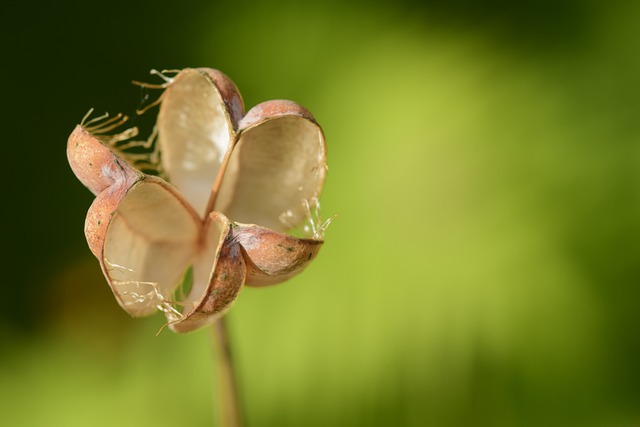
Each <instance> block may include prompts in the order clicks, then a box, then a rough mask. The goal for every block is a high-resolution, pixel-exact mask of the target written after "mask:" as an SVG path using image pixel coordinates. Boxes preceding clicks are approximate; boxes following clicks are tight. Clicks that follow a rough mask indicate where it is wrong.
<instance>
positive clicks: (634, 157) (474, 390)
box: [0, 0, 640, 427]
mask: <svg viewBox="0 0 640 427" xmlns="http://www.w3.org/2000/svg"><path fill="white" fill-rule="evenodd" d="M20 7H21V8H22V9H23V10H18V12H15V15H13V16H11V18H12V19H11V21H12V23H11V24H10V25H9V27H7V30H8V31H7V32H8V34H7V36H6V37H4V39H5V43H6V44H7V46H6V49H5V58H8V62H7V63H6V64H5V65H4V66H3V69H4V70H3V72H4V74H5V75H6V77H5V78H4V79H3V82H4V85H5V88H4V90H3V91H4V95H5V99H4V101H5V102H4V107H3V108H5V109H6V111H5V112H4V114H3V116H4V119H5V120H6V122H5V123H4V126H3V128H4V135H5V142H4V148H5V151H4V152H5V156H6V157H5V159H4V160H5V162H4V163H5V167H4V168H3V170H4V171H3V174H6V175H5V177H4V179H3V182H4V185H3V193H4V200H5V201H4V202H3V207H4V209H3V210H2V211H3V220H4V221H3V222H4V227H3V234H4V237H3V239H2V245H3V253H4V254H5V255H3V257H2V259H3V264H4V265H3V269H2V271H3V276H4V280H3V285H2V286H4V287H5V289H4V292H3V294H4V298H5V303H4V304H3V305H4V309H3V311H2V312H1V313H0V321H1V323H0V339H1V340H2V341H1V342H2V347H1V350H0V413H1V414H2V415H1V417H2V420H3V424H4V425H7V426H45V425H46V426H66V427H71V426H87V425H91V426H102V425H104V426H111V425H119V426H123V427H125V426H147V425H148V426H151V425H153V426H174V425H189V426H205V425H211V424H212V423H213V422H214V421H213V419H214V416H213V412H212V410H211V402H212V399H213V398H212V390H211V389H212V386H211V381H212V378H213V376H214V375H215V373H214V372H213V371H212V368H211V360H210V359H211V348H210V343H209V336H208V332H207V331H200V332H197V333H193V334H190V335H186V336H178V335H173V334H171V333H170V332H168V331H165V332H163V333H161V334H160V335H159V336H158V337H156V336H155V333H156V332H157V330H158V329H159V328H160V326H162V324H163V320H162V319H161V318H160V317H159V316H155V317H152V318H149V319H145V320H133V319H130V318H128V317H127V315H126V314H124V313H123V312H122V311H121V310H120V309H119V308H118V306H117V304H116V302H115V301H114V299H113V296H112V295H111V293H110V291H109V290H108V288H107V285H106V283H105V282H104V279H103V278H102V276H101V273H100V271H99V267H98V263H97V261H96V260H95V259H94V258H93V257H92V255H91V254H90V252H89V250H88V249H87V248H86V245H85V241H84V237H83V232H82V225H83V220H84V215H85V212H86V210H87V208H88V206H89V204H90V203H91V200H92V196H91V194H90V193H89V192H88V191H87V190H86V189H84V188H83V187H82V186H81V184H80V183H79V182H77V180H76V179H75V177H74V176H73V175H72V173H71V171H70V169H69V168H68V166H67V164H66V158H65V144H66V138H67V136H68V134H69V133H70V132H71V130H72V129H73V127H74V126H75V124H76V123H77V122H78V121H79V120H80V119H81V118H82V116H83V115H84V114H85V112H86V111H87V110H88V109H89V108H90V107H96V109H97V110H98V111H102V110H108V111H111V112H117V111H124V112H129V113H130V112H132V111H133V110H134V109H135V108H136V107H137V106H138V105H139V103H140V102H141V97H142V96H143V94H141V93H140V91H139V90H138V89H136V88H134V87H132V86H130V85H129V82H130V80H132V79H135V80H145V79H147V72H148V70H149V69H151V68H160V69H162V68H181V67H186V66H210V67H213V68H218V69H221V70H223V71H224V72H225V73H226V74H228V75H229V76H230V77H231V78H232V79H233V80H234V81H235V82H236V84H237V85H238V87H239V88H240V90H241V92H242V94H243V96H244V99H245V104H246V105H247V106H248V107H250V106H252V105H255V104H256V103H258V102H261V101H264V100H267V99H273V98H288V99H293V100H296V101H298V102H299V103H301V104H303V105H305V106H306V107H308V108H309V109H310V110H311V111H312V112H313V113H314V115H315V116H316V118H317V119H318V121H319V122H320V123H321V124H322V125H323V127H324V130H325V133H326V138H327V142H328V150H329V167H330V169H329V176H328V179H327V183H326V186H325V190H324V194H323V197H322V203H323V212H324V214H325V215H326V216H329V215H332V214H337V215H338V219H337V220H336V221H335V222H334V223H333V225H332V226H331V227H330V229H329V230H328V232H327V233H326V238H327V243H326V245H325V247H324V248H323V250H322V251H321V253H320V256H319V258H318V259H317V260H316V261H315V262H314V263H313V264H312V265H311V267H309V268H308V270H307V271H305V273H304V274H302V275H300V276H298V277H296V278H295V279H293V280H291V281H290V282H288V283H286V284H284V285H281V286H277V287H273V288H268V289H245V290H244V291H243V292H242V294H241V296H240V298H239V300H238V302H237V304H236V305H235V307H234V309H233V310H232V312H231V314H230V315H229V321H230V324H231V329H232V333H233V342H234V344H235V350H236V355H237V357H238V361H239V372H240V379H241V386H242V392H243V394H244V397H245V403H246V412H247V418H248V422H249V424H250V425H251V426H255V427H258V426H330V425H331V426H333V425H339V426H378V425H379V426H570V425H576V426H585V427H586V426H607V427H610V426H624V427H626V426H637V425H640V385H639V384H640V368H638V360H640V328H639V325H640V310H639V309H638V305H639V302H640V287H639V284H640V280H639V278H640V259H639V258H640V193H639V188H640V55H638V47H639V44H640V26H638V22H640V6H638V3H637V2H606V3H605V2H596V1H577V0H575V1H564V2H551V1H542V2H534V1H524V2H507V1H503V0H492V1H487V2H473V1H470V0H455V1H451V2H447V1H444V0H442V1H427V2H420V3H412V2H407V1H404V2H402V1H400V2H397V3H394V4H393V5H391V4H388V3H383V2H364V1H355V2H350V3H347V2H339V1H337V0H336V1H333V0H330V1H327V2H323V3H317V4H307V2H295V1H293V0H282V1H278V2H270V3H256V2H243V3H238V4H235V3H232V2H226V3H219V4H217V3H215V2H197V1H193V0H185V1H181V2H177V3H176V2H168V1H159V2H158V1H157V2H153V3H151V2H148V3H146V2H139V3H135V4H130V3H127V2H122V1H116V2H111V3H108V4H107V3H101V2H96V3H94V4H87V3H80V2H67V3H65V4H55V5H54V4H50V5H31V4H29V5H26V4H25V5H24V6H20Z"/></svg>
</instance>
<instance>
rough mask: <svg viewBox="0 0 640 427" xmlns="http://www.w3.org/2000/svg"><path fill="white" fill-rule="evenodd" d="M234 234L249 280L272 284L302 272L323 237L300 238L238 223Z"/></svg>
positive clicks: (318, 247) (259, 284) (258, 283)
mask: <svg viewBox="0 0 640 427" xmlns="http://www.w3.org/2000/svg"><path fill="white" fill-rule="evenodd" d="M233 234H234V237H235V239H236V240H237V242H238V243H239V244H240V246H242V250H243V255H244V259H245V262H246V265H247V280H246V284H247V285H250V286H264V285H273V284H276V283H280V282H283V281H285V280H287V279H288V278H290V277H292V276H294V275H296V274H298V273H299V272H301V271H302V270H303V269H304V268H305V267H306V266H307V265H308V264H309V263H310V262H311V261H312V260H313V259H314V258H315V257H316V255H317V254H318V251H319V250H320V247H322V244H323V243H324V241H322V240H314V239H300V238H297V237H293V236H290V235H288V234H285V233H279V232H277V231H273V230H270V229H268V228H265V227H260V226H258V225H253V224H235V225H234V228H233Z"/></svg>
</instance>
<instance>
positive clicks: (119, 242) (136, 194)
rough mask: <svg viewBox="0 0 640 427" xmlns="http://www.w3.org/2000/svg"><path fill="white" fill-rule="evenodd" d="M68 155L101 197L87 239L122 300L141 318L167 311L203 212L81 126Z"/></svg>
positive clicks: (92, 210) (91, 211) (93, 210)
mask: <svg viewBox="0 0 640 427" xmlns="http://www.w3.org/2000/svg"><path fill="white" fill-rule="evenodd" d="M67 154H68V158H69V163H70V164H71V167H72V169H73V171H74V173H75V174H76V176H77V177H78V179H80V181H81V182H82V183H83V184H85V185H86V186H87V187H88V188H89V189H90V190H91V191H92V192H94V193H95V194H97V196H96V199H95V200H94V201H93V203H92V204H91V207H90V208H89V211H88V213H87V217H86V221H85V236H86V238H87V242H88V244H89V248H90V249H91V252H92V253H93V254H94V255H95V256H96V258H98V260H99V261H100V265H101V267H102V271H103V272H104V275H105V277H106V279H107V282H108V283H109V286H110V287H111V289H112V291H113V293H114V295H115V296H116V299H117V300H118V303H119V304H120V305H121V306H122V308H123V309H124V310H125V311H127V312H128V313H129V314H130V315H132V316H135V317H139V316H146V315H149V314H152V313H154V312H155V311H156V310H158V309H167V308H169V306H170V302H169V300H168V296H170V295H171V294H172V293H173V290H174V289H175V287H176V286H177V285H178V283H179V278H180V277H181V275H182V274H183V273H184V270H185V269H186V268H187V266H188V265H189V262H190V261H191V259H192V258H193V256H194V255H195V253H196V250H197V248H198V238H199V235H200V229H201V223H200V221H199V218H198V216H197V214H196V213H195V212H194V211H193V209H192V208H191V207H190V206H189V204H188V203H187V202H186V201H185V200H184V199H183V198H182V197H181V196H180V194H179V193H177V192H176V191H175V189H174V188H173V187H172V186H171V185H169V184H168V183H166V182H165V181H163V180H162V179H160V178H157V177H152V176H147V175H144V174H142V173H140V172H138V171H136V170H135V169H133V168H132V167H131V166H130V165H129V164H128V163H127V162H126V161H125V160H123V159H122V158H120V157H119V156H118V155H116V154H114V153H113V152H111V151H109V149H108V148H107V147H105V146H104V145H103V144H101V143H100V141H98V139H96V138H95V137H94V136H92V135H91V134H90V133H89V132H87V131H86V129H84V128H82V127H81V126H78V127H77V128H76V129H75V130H74V132H73V133H72V134H71V136H70V137H69V141H68V145H67Z"/></svg>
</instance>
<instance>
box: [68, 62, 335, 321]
mask: <svg viewBox="0 0 640 427" xmlns="http://www.w3.org/2000/svg"><path fill="white" fill-rule="evenodd" d="M155 74H158V75H159V76H160V77H162V78H163V79H164V81H165V83H163V84H161V85H153V84H144V83H139V84H140V85H141V86H144V87H148V88H164V89H165V91H164V92H163V94H162V95H161V96H160V97H159V98H158V100H157V101H156V102H154V103H152V104H150V105H149V106H147V107H145V108H144V109H143V110H142V111H146V110H149V109H150V108H151V107H152V106H155V105H158V104H159V105H160V109H159V113H158V120H157V123H156V127H155V129H154V132H152V134H151V136H150V137H149V138H148V139H147V140H146V141H135V140H132V139H131V138H133V137H134V136H136V135H137V132H138V131H137V129H136V128H135V127H132V128H129V129H126V130H125V131H123V132H120V133H115V134H110V133H111V132H112V131H114V130H115V129H116V128H118V127H119V126H120V125H122V124H124V123H125V122H126V121H127V117H126V116H123V115H121V114H119V115H117V116H114V117H109V116H108V115H104V116H102V117H99V118H96V119H92V120H89V121H88V122H87V123H84V122H85V120H86V118H85V120H83V124H81V125H80V126H78V127H77V128H76V129H75V130H74V131H73V133H72V134H71V136H70V138H69V141H68V144H67V154H68V157H69V163H70V164H71V167H72V169H73V171H74V173H75V174H76V175H77V176H78V178H79V179H80V181H81V182H82V183H83V184H84V185H86V186H87V187H88V188H89V189H90V190H91V191H92V192H93V193H94V194H96V199H95V201H94V202H93V204H92V205H91V208H90V209H89V212H88V214H87V219H86V223H85V234H86V236H87V241H88V242H89V246H90V248H91V251H92V252H93V254H94V255H95V256H96V257H97V258H98V259H99V261H100V265H101V266H102V270H103V272H104V274H105V277H106V278H107V281H108V282H109V285H110V286H111V288H112V290H113V292H114V294H115V296H116V298H117V300H118V302H119V303H120V305H121V306H122V307H123V308H124V309H125V310H126V311H127V312H128V313H129V314H131V315H133V316H144V315H148V314H151V313H153V312H154V311H156V310H159V311H162V312H164V313H165V315H166V317H167V319H168V321H169V323H168V325H169V327H170V328H171V329H172V330H174V331H176V332H188V331H191V330H193V329H196V328H199V327H202V326H204V325H207V324H209V323H211V322H213V321H214V320H215V319H217V318H218V317H220V316H221V315H223V314H224V313H225V312H226V310H227V309H228V308H229V307H230V306H231V304H232V303H233V301H234V300H235V298H236V297H237V295H238V293H239V291H240V289H241V288H242V285H243V284H244V283H245V280H246V281H247V284H250V285H256V286H260V285H268V284H274V283H279V282H281V281H283V280H286V279H287V278H289V277H291V276H293V275H294V274H296V273H298V272H300V271H301V270H302V269H303V268H304V267H305V266H306V265H307V264H308V263H309V262H310V261H311V260H312V259H313V258H314V257H315V256H316V254H317V253H318V250H319V249H320V247H321V246H322V244H323V241H322V240H321V239H322V232H323V231H324V229H325V228H326V226H327V225H328V223H329V221H327V222H324V223H321V221H320V220H319V214H318V212H317V211H318V209H319V205H318V204H317V199H316V197H317V196H318V195H319V193H320V191H321V188H322V185H323V183H324V178H325V174H326V152H325V142H324V136H323V134H322V130H321V129H320V127H319V126H318V124H317V123H316V122H315V120H314V118H313V116H312V115H311V114H310V113H309V112H308V111H307V110H305V109H304V108H302V107H301V106H300V105H298V104H296V103H294V102H291V101H268V102H265V103H262V104H260V105H258V106H256V107H254V108H252V109H251V110H250V111H249V112H248V113H247V115H246V116H244V117H243V114H244V106H243V102H242V98H241V97H240V94H239V92H238V90H237V88H236V86H235V85H234V84H233V82H232V81H231V80H230V79H229V78H228V77H227V76H225V75H224V74H223V73H221V72H219V71H217V70H212V69H207V68H198V69H185V70H182V71H180V72H178V73H177V74H176V75H175V76H174V77H173V78H170V77H167V76H165V75H163V74H162V73H160V72H155ZM145 150H147V151H145ZM136 167H140V168H142V170H145V171H157V172H161V175H162V176H163V177H165V176H166V177H168V178H169V180H171V182H172V184H169V183H168V182H167V181H164V180H163V179H162V178H159V177H155V176H150V175H146V174H144V173H142V172H141V171H140V170H137V169H136ZM174 186H175V187H174ZM310 205H314V207H315V208H314V212H315V214H314V212H311V209H310ZM227 217H230V218H232V220H234V221H240V223H235V222H234V223H231V222H230V220H228V219H227ZM305 219H306V220H308V222H309V224H307V226H308V228H309V230H310V232H311V233H312V234H311V233H310V235H312V236H313V239H299V238H295V237H292V236H289V235H286V234H283V233H282V232H283V231H285V230H289V229H293V228H295V227H297V226H299V225H300V224H301V223H302V222H303V221H305ZM253 224H260V225H253ZM187 278H192V280H191V279H189V280H187ZM187 282H188V284H189V285H190V286H191V287H190V289H189V290H188V291H185V293H186V295H185V296H184V297H182V296H181V297H180V298H179V299H180V300H179V301H176V300H175V299H174V294H175V292H176V289H179V290H183V286H182V285H186V284H187ZM184 287H185V288H186V286H184Z"/></svg>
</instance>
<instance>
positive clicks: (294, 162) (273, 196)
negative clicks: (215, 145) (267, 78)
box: [215, 100, 326, 231]
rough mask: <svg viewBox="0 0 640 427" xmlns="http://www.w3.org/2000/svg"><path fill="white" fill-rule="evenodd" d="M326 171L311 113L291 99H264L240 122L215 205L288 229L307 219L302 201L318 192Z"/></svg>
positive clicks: (234, 215) (240, 218)
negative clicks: (236, 140)
mask: <svg viewBox="0 0 640 427" xmlns="http://www.w3.org/2000/svg"><path fill="white" fill-rule="evenodd" d="M325 175H326V147H325V140H324V135H323V133H322V130H321V128H320V126H319V125H318V124H317V123H316V121H315V119H314V118H313V116H312V115H311V113H309V111H307V110H306V109H305V108H304V107H302V106H300V105H298V104H296V103H295V102H292V101H285V100H275V101H267V102H263V103H262V104H259V105H257V106H255V107H253V108H252V109H251V110H249V112H248V113H247V115H246V116H245V117H244V118H243V119H242V120H241V122H240V127H239V131H238V142H237V143H236V144H235V145H234V147H233V152H232V153H231V157H230V158H229V162H228V164H227V165H226V170H225V171H224V177H223V178H222V185H221V187H220V190H219V191H218V195H217V199H216V204H215V209H216V210H217V211H219V212H222V213H224V214H225V215H227V216H228V217H229V218H231V219H233V220H234V221H237V222H240V223H246V224H260V225H261V226H264V227H267V228H270V229H273V230H275V231H286V230H288V229H291V228H294V227H296V226H297V225H298V224H300V223H301V222H302V221H303V220H305V218H306V210H305V205H304V204H303V203H302V202H303V201H305V200H306V201H310V200H312V199H314V198H317V197H318V195H319V194H320V191H321V189H322V186H323V184H324V179H325Z"/></svg>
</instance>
